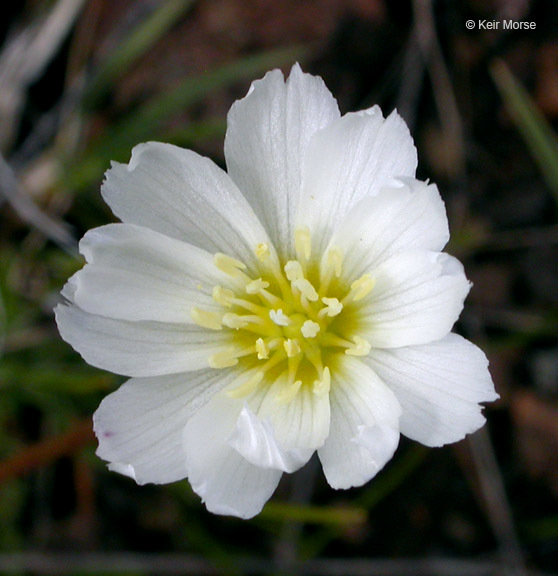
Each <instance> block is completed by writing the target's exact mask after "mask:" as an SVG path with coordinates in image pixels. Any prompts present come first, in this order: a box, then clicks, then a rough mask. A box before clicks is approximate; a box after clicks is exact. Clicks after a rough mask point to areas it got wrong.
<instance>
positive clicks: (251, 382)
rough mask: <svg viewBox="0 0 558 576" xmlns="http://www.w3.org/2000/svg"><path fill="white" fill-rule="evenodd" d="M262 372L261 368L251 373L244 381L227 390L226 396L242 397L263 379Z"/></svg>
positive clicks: (252, 390) (254, 388)
mask: <svg viewBox="0 0 558 576" xmlns="http://www.w3.org/2000/svg"><path fill="white" fill-rule="evenodd" d="M263 377H264V373H263V372H262V371H261V370H258V372H256V373H254V374H252V376H250V378H248V380H246V382H243V383H242V384H241V385H240V386H237V387H236V388H233V389H232V390H229V391H228V392H227V396H229V397H230V398H242V397H244V396H248V395H249V394H251V393H252V392H254V391H255V390H256V388H257V387H258V385H259V384H260V382H261V381H262V380H263Z"/></svg>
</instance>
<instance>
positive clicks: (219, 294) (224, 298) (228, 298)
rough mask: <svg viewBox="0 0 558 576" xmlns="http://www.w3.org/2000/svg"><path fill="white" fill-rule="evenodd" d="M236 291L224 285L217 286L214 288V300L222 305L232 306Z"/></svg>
mask: <svg viewBox="0 0 558 576" xmlns="http://www.w3.org/2000/svg"><path fill="white" fill-rule="evenodd" d="M233 299H234V292H233V291H232V290H229V289H228V288H223V287H222V286H215V288H213V300H215V302H217V304H221V306H225V307H227V308H230V307H231V306H232V305H233Z"/></svg>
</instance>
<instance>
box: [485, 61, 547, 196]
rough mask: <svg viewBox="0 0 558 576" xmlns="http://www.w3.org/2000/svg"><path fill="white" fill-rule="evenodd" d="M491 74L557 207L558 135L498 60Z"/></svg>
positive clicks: (491, 69)
mask: <svg viewBox="0 0 558 576" xmlns="http://www.w3.org/2000/svg"><path fill="white" fill-rule="evenodd" d="M490 72H491V74H492V78H493V80H494V83H495V84H496V87H497V88H498V90H499V92H500V94H501V96H502V99H503V100H504V102H505V104H506V106H507V107H508V110H509V111H510V115H511V118H512V120H513V121H514V122H515V124H516V126H517V128H518V130H519V132H520V133H521V135H522V136H523V138H524V140H525V142H526V144H527V146H528V148H529V150H530V152H531V154H532V156H533V158H534V160H535V162H536V163H537V165H538V166H539V169H540V171H541V173H542V175H543V177H544V179H545V181H546V183H547V184H548V186H549V188H550V190H551V191H552V193H553V194H554V199H555V200H556V203H557V205H558V136H556V134H555V133H554V132H553V130H552V128H551V127H550V125H549V124H548V122H547V121H546V119H545V118H544V116H543V115H542V114H541V112H540V111H539V110H538V108H537V107H536V106H535V104H534V102H533V100H532V99H531V97H530V96H529V94H528V93H527V91H526V90H525V88H523V86H522V85H521V84H520V83H519V82H518V81H517V80H516V79H515V77H514V76H513V74H512V73H511V72H510V70H509V68H508V67H507V66H506V64H505V63H504V62H503V61H502V60H499V59H498V60H495V61H494V62H493V63H492V66H491V67H490Z"/></svg>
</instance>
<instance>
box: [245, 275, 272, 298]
mask: <svg viewBox="0 0 558 576" xmlns="http://www.w3.org/2000/svg"><path fill="white" fill-rule="evenodd" d="M266 288H269V282H266V281H265V280H262V279H261V278H258V279H257V280H252V282H248V284H246V293H247V294H257V293H258V292H260V291H261V290H265V289H266Z"/></svg>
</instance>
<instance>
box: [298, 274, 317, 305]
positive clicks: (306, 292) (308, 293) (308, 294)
mask: <svg viewBox="0 0 558 576" xmlns="http://www.w3.org/2000/svg"><path fill="white" fill-rule="evenodd" d="M293 286H294V287H295V288H298V289H299V290H300V292H301V293H302V295H303V296H304V297H305V298H307V299H308V300H310V302H316V300H317V299H318V293H317V292H316V289H315V288H314V286H312V284H311V283H310V282H309V281H308V280H306V278H301V279H300V280H295V281H294V282H293Z"/></svg>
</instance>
